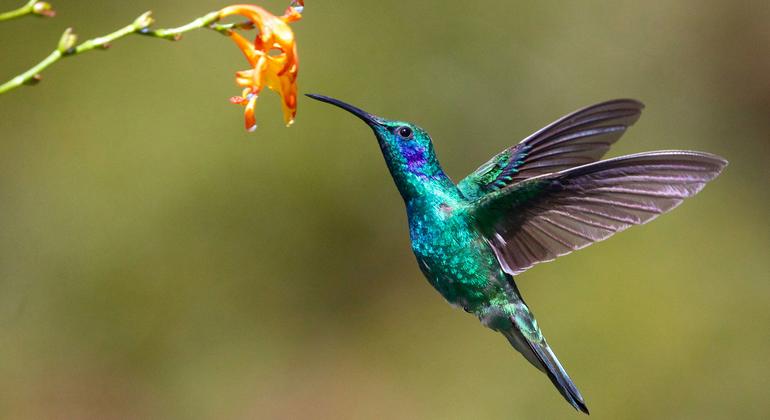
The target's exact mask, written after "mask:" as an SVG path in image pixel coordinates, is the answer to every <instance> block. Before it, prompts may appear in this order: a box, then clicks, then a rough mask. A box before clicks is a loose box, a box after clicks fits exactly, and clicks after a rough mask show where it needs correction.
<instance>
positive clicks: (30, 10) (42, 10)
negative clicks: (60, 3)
mask: <svg viewBox="0 0 770 420" xmlns="http://www.w3.org/2000/svg"><path fill="white" fill-rule="evenodd" d="M30 14H33V15H37V16H45V17H53V16H54V15H55V14H56V12H55V11H54V10H53V8H52V7H51V4H50V3H47V2H44V1H38V0H29V1H28V2H27V4H25V5H24V6H21V7H19V8H18V9H15V10H10V11H8V12H4V13H0V22H2V21H4V20H10V19H16V18H20V17H22V16H26V15H30Z"/></svg>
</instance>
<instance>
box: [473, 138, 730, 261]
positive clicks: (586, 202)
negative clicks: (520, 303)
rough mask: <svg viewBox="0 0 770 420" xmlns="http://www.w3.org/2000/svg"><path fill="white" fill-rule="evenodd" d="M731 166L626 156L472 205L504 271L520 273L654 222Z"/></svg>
mask: <svg viewBox="0 0 770 420" xmlns="http://www.w3.org/2000/svg"><path fill="white" fill-rule="evenodd" d="M726 165H727V161H726V160H724V159H722V158H721V157H719V156H715V155H712V154H709V153H703V152H690V151H660V152H648V153H639V154H634V155H629V156H623V157H619V158H615V159H609V160H604V161H601V162H595V163H591V164H588V165H583V166H578V167H576V168H571V169H567V170H563V171H561V172H557V173H553V174H546V175H541V176H538V177H535V178H531V179H528V180H526V181H522V182H520V183H518V184H515V185H511V186H510V187H508V188H504V189H501V190H499V191H495V192H492V193H489V194H487V195H485V196H483V197H482V198H480V199H478V200H476V201H475V202H474V203H473V208H472V210H471V214H472V215H473V216H474V218H475V220H476V222H477V224H478V226H479V228H480V229H481V231H482V233H483V234H484V235H485V237H486V238H487V240H488V241H489V243H490V244H491V246H492V247H493V249H494V250H495V252H496V254H497V257H498V260H499V261H500V263H501V265H502V267H503V269H504V270H505V271H506V272H507V273H509V274H511V275H514V274H518V273H521V272H522V271H524V270H526V269H528V268H530V267H532V266H533V265H534V264H537V263H540V262H544V261H551V260H553V259H555V258H556V257H558V256H560V255H564V254H568V253H570V252H572V251H574V250H577V249H580V248H583V247H586V246H588V245H590V244H592V243H594V242H598V241H601V240H603V239H606V238H608V237H610V236H612V235H613V234H615V233H617V232H620V231H622V230H625V229H627V228H628V227H630V226H632V225H640V224H643V223H646V222H648V221H650V220H652V219H654V218H655V217H657V216H658V215H660V214H662V213H665V212H667V211H669V210H671V209H673V208H674V207H676V206H678V205H679V204H680V203H681V202H682V201H683V200H684V199H685V198H687V197H690V196H692V195H694V194H696V193H697V192H698V191H700V190H701V189H702V188H703V187H704V186H705V185H706V183H707V182H708V181H710V180H712V179H714V178H715V177H716V176H717V175H719V173H720V172H721V171H722V169H723V168H724V167H725V166H726Z"/></svg>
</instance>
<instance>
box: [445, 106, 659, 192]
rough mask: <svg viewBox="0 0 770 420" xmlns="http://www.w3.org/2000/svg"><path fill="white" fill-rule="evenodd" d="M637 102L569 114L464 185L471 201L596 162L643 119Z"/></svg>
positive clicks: (503, 154)
mask: <svg viewBox="0 0 770 420" xmlns="http://www.w3.org/2000/svg"><path fill="white" fill-rule="evenodd" d="M643 108H644V105H643V104H642V103H641V102H639V101H636V100H633V99H616V100H613V101H607V102H602V103H599V104H596V105H593V106H589V107H587V108H583V109H581V110H578V111H575V112H573V113H571V114H569V115H566V116H564V117H562V118H560V119H558V120H556V121H554V122H553V123H551V124H549V125H548V126H546V127H544V128H542V129H541V130H539V131H537V132H536V133H534V134H532V135H531V136H529V137H527V138H526V139H524V140H523V141H522V142H521V143H519V144H517V145H515V146H513V147H509V148H507V149H505V150H503V151H502V152H500V153H498V154H497V155H495V156H494V157H493V158H492V159H490V160H489V161H488V162H486V163H485V164H483V165H481V166H480V167H479V168H478V169H476V170H475V171H474V172H473V173H472V174H470V175H468V176H467V177H466V178H465V179H463V180H462V181H460V183H459V184H458V185H457V187H458V188H459V189H460V191H461V192H462V193H463V195H464V196H465V197H466V198H468V199H477V198H479V197H481V196H483V195H484V194H486V193H489V192H492V191H497V190H499V189H501V188H505V187H506V186H508V185H511V184H515V183H517V182H521V181H523V180H525V179H528V178H532V177H535V176H538V175H542V174H546V173H551V172H557V171H560V170H564V169H567V168H572V167H575V166H579V165H584V164H587V163H591V162H595V161H597V160H599V159H601V157H602V156H604V154H605V153H607V151H608V150H609V148H610V145H612V144H613V143H615V142H616V141H618V139H619V138H620V136H622V135H623V133H624V132H625V131H626V129H628V127H630V126H631V125H632V124H634V123H635V122H636V120H638V119H639V116H640V115H641V112H642V109H643Z"/></svg>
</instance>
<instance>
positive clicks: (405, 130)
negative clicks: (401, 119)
mask: <svg viewBox="0 0 770 420" xmlns="http://www.w3.org/2000/svg"><path fill="white" fill-rule="evenodd" d="M396 132H397V133H398V135H399V137H401V138H403V139H411V138H412V134H413V133H412V129H411V128H409V127H407V126H403V127H398V128H397V129H396Z"/></svg>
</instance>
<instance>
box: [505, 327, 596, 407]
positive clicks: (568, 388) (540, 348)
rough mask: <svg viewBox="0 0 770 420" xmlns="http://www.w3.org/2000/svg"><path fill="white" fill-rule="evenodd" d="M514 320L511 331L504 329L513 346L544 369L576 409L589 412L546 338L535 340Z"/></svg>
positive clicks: (537, 366) (535, 364) (531, 361)
mask: <svg viewBox="0 0 770 420" xmlns="http://www.w3.org/2000/svg"><path fill="white" fill-rule="evenodd" d="M512 321H513V328H512V329H511V331H504V332H503V334H504V335H505V337H506V338H507V339H508V341H509V342H510V343H511V345H513V347H514V348H515V349H516V350H518V351H519V352H520V353H521V354H522V355H524V357H525V358H526V359H527V360H528V361H529V362H530V363H532V365H534V366H535V367H536V368H538V369H540V370H541V371H543V372H544V373H545V374H546V375H548V378H549V379H550V380H551V382H553V384H554V386H555V387H556V389H558V390H559V392H560V393H561V395H562V396H564V399H566V400H567V402H569V403H570V404H571V405H572V406H573V407H575V409H576V410H580V411H582V412H584V413H586V414H589V412H588V407H586V403H585V401H584V400H583V396H582V395H580V391H578V389H577V387H576V386H575V384H574V383H573V382H572V379H570V377H569V375H567V372H566V371H565V370H564V368H563V367H562V366H561V363H559V359H557V358H556V355H555V354H553V351H552V350H551V348H550V347H549V346H548V343H546V341H545V339H544V338H542V336H541V337H540V338H541V340H537V341H533V340H530V339H528V338H527V337H526V335H524V334H523V333H522V332H521V331H520V330H519V329H518V328H517V323H516V320H515V319H512Z"/></svg>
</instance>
